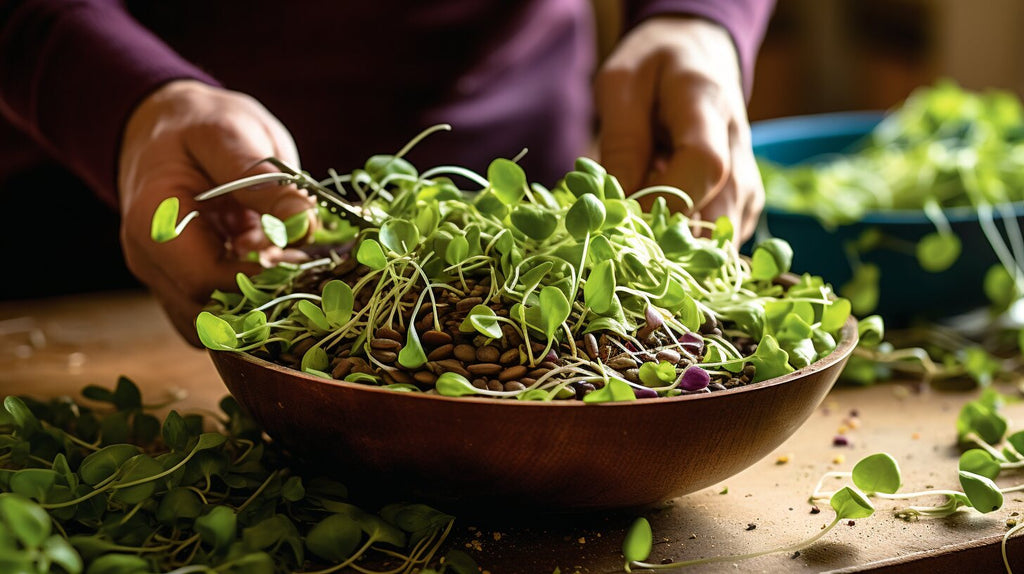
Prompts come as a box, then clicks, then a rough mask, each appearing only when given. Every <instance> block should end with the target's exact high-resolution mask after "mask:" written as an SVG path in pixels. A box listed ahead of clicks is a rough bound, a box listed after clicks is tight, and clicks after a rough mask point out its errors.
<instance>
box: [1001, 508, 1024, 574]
mask: <svg viewBox="0 0 1024 574" xmlns="http://www.w3.org/2000/svg"><path fill="white" fill-rule="evenodd" d="M1022 528H1024V520H1022V521H1021V522H1018V523H1017V525H1016V526H1014V527H1013V528H1011V529H1009V530H1007V531H1006V534H1004V535H1003V542H1002V544H1000V545H999V550H1000V552H1002V554H1003V566H1005V567H1006V574H1013V569H1012V568H1010V559H1009V558H1008V557H1007V556H1006V543H1007V541H1009V540H1010V537H1011V536H1013V535H1014V534H1016V533H1017V532H1019V531H1020V529H1022Z"/></svg>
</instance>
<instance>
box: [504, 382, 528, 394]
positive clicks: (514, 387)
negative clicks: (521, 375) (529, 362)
mask: <svg viewBox="0 0 1024 574" xmlns="http://www.w3.org/2000/svg"><path fill="white" fill-rule="evenodd" d="M525 390H526V385H524V384H523V383H521V382H519V381H509V382H507V383H505V392H506V393H511V392H515V391H525Z"/></svg>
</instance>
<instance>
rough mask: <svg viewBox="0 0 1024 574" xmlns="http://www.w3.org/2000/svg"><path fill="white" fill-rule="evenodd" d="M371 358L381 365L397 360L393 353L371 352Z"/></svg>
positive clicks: (396, 355)
mask: <svg viewBox="0 0 1024 574" xmlns="http://www.w3.org/2000/svg"><path fill="white" fill-rule="evenodd" d="M373 358H375V359H377V360H378V361H380V362H382V363H394V362H395V361H396V360H398V353H396V352H394V351H377V350H374V351H373Z"/></svg>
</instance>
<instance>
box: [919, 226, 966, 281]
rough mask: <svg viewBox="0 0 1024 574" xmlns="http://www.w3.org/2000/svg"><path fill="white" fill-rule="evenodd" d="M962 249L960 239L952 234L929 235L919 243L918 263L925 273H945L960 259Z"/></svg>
mask: <svg viewBox="0 0 1024 574" xmlns="http://www.w3.org/2000/svg"><path fill="white" fill-rule="evenodd" d="M962 249H963V247H962V245H961V243H960V238H959V237H957V236H956V235H953V234H952V233H937V232H936V233H929V234H928V235H925V236H924V237H922V238H921V240H920V241H918V242H917V249H916V254H917V262H918V264H920V265H921V268H922V269H924V270H925V271H930V272H932V273H938V272H939V271H945V270H946V269H949V268H950V267H951V266H952V265H953V263H955V262H956V260H957V259H959V258H960V252H961V250H962Z"/></svg>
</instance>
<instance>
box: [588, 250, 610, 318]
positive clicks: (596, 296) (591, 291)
mask: <svg viewBox="0 0 1024 574" xmlns="http://www.w3.org/2000/svg"><path fill="white" fill-rule="evenodd" d="M614 297H615V263H614V262H613V261H611V260H605V261H600V262H599V263H598V264H597V265H595V266H594V267H593V269H592V270H591V271H590V275H589V276H588V277H587V282H586V284H584V286H583V298H584V301H586V303H587V306H588V307H590V308H591V309H592V310H593V311H594V312H595V313H600V314H603V313H606V312H607V311H608V310H609V309H610V308H611V306H612V299H613V298H614Z"/></svg>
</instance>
